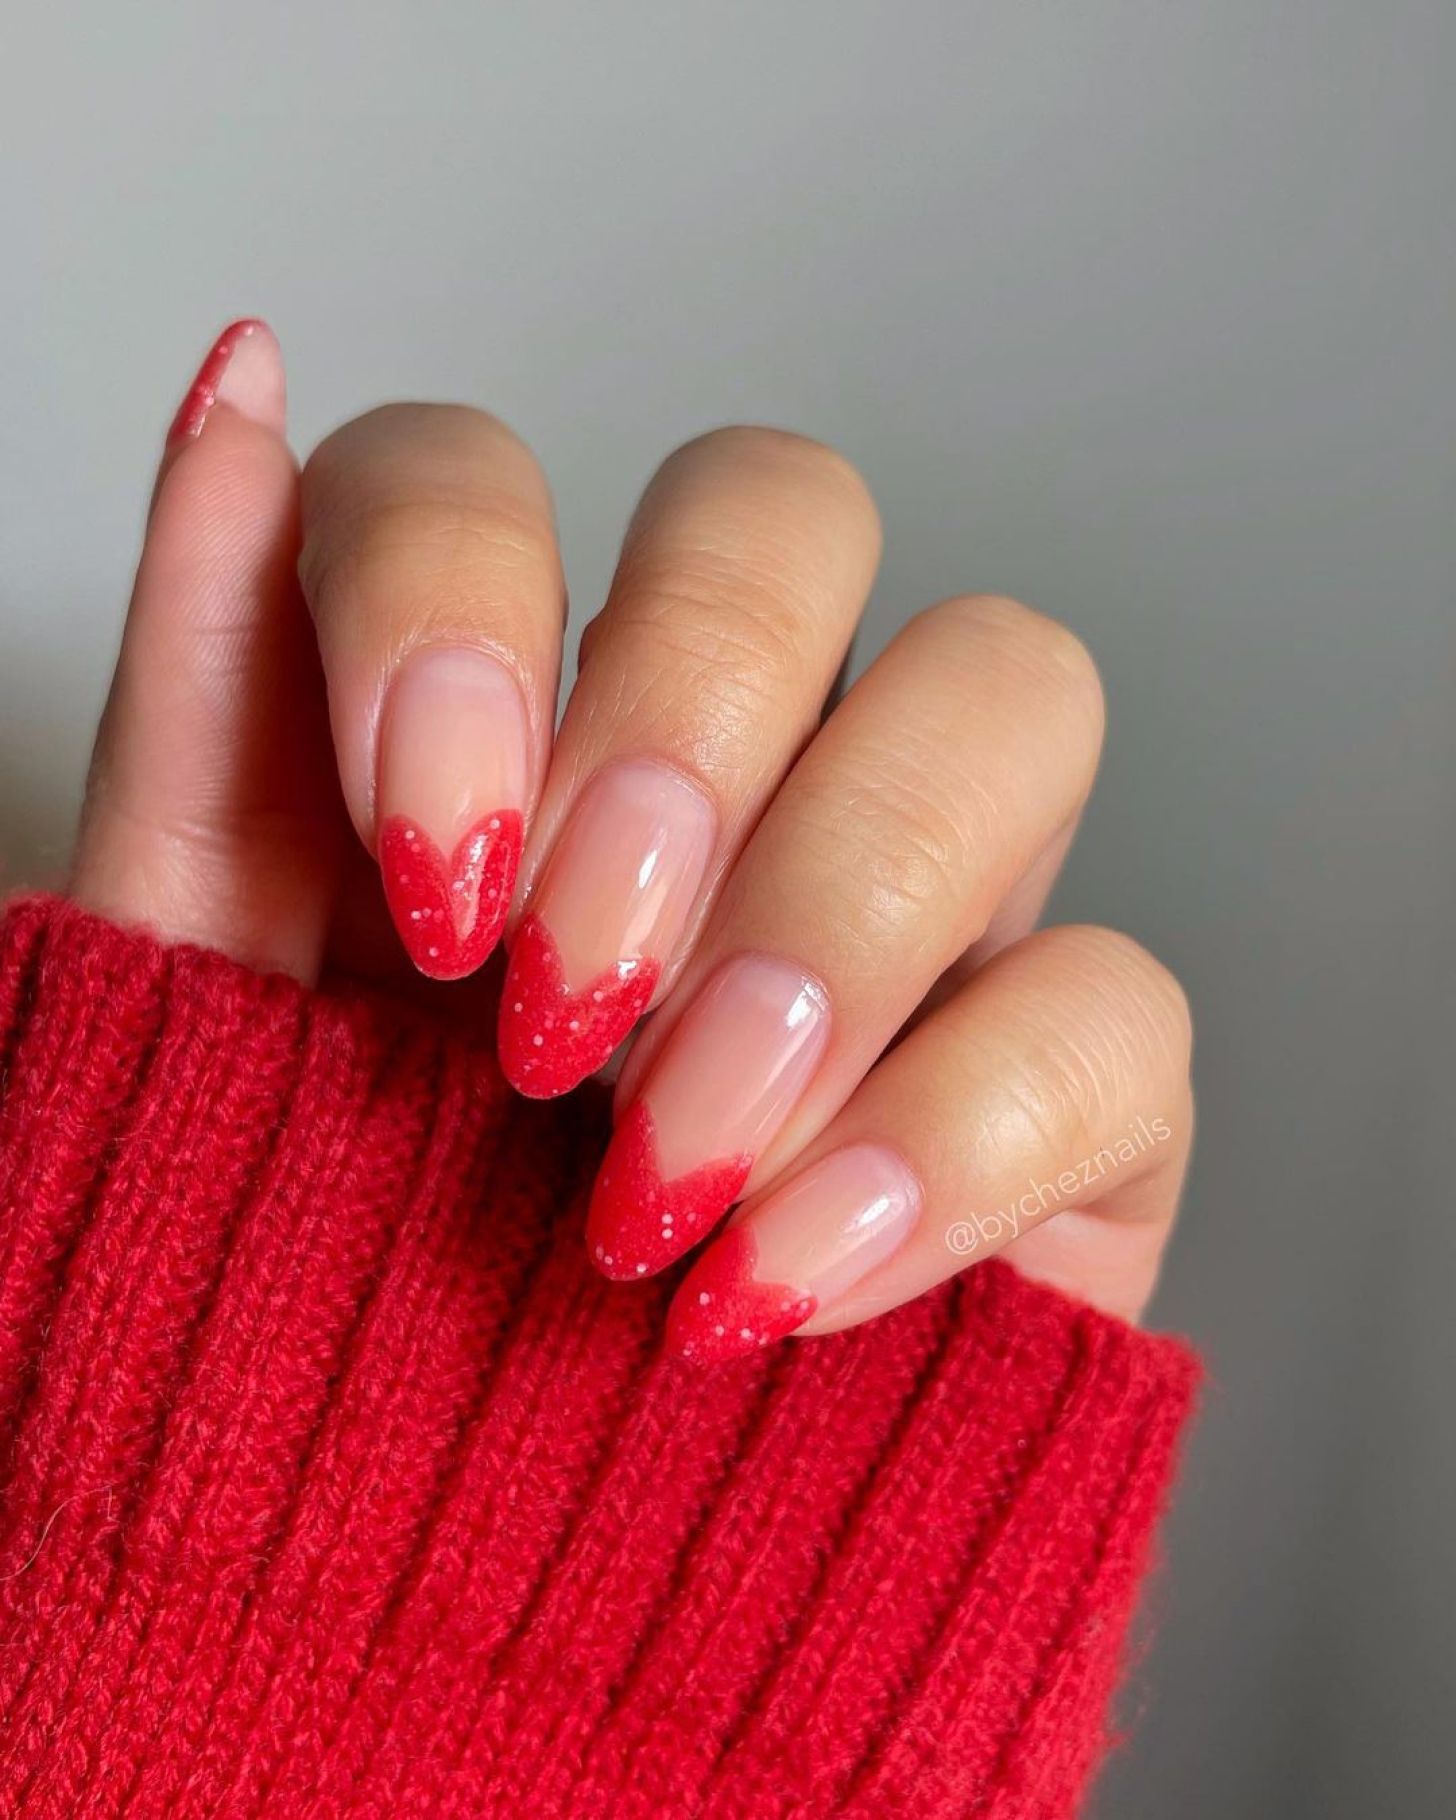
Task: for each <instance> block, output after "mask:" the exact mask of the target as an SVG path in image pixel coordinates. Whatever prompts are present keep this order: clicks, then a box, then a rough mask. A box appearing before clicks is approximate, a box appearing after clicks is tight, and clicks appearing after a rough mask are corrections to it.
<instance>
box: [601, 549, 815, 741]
mask: <svg viewBox="0 0 1456 1820" xmlns="http://www.w3.org/2000/svg"><path fill="white" fill-rule="evenodd" d="M610 617H611V629H612V637H611V638H610V640H609V639H607V638H606V637H605V636H600V637H599V636H597V635H594V636H593V638H592V639H591V640H590V641H589V642H588V643H587V644H586V646H585V647H584V649H583V652H582V661H583V663H584V664H586V665H590V666H591V667H592V672H593V682H594V684H601V683H602V682H603V680H604V679H603V678H602V676H601V672H600V669H599V668H598V666H597V664H596V663H595V661H594V660H595V659H597V658H598V656H600V658H601V661H602V663H604V664H605V665H606V666H607V667H608V670H609V673H610V676H611V677H612V678H613V679H615V680H614V683H613V685H612V686H611V687H610V688H609V689H608V693H609V695H610V696H611V699H612V701H613V704H614V712H615V713H616V714H617V715H618V716H620V717H623V718H627V719H630V720H632V721H633V722H634V723H635V724H637V726H638V728H639V732H640V731H641V723H642V722H644V721H647V722H651V721H653V720H654V719H662V720H664V721H665V722H667V723H669V724H676V723H677V722H678V721H679V720H680V718H681V715H682V704H683V702H684V700H690V701H691V703H692V721H693V727H694V730H695V732H694V737H695V741H696V743H697V745H698V746H699V747H700V748H701V754H702V759H703V762H704V763H706V764H708V765H709V766H710V767H711V768H712V769H714V770H719V771H721V770H725V769H731V768H733V767H735V766H737V765H740V764H743V763H746V762H748V761H749V760H750V759H751V758H752V756H753V755H754V753H756V752H757V751H759V750H761V747H762V742H763V728H764V722H765V718H766V716H767V715H769V714H770V713H771V712H772V711H773V709H774V706H775V704H776V703H778V702H779V700H780V698H781V696H782V694H783V679H784V677H785V676H786V675H787V674H789V673H791V672H792V671H793V669H794V668H795V667H796V666H797V665H799V664H800V663H801V662H802V661H803V658H804V640H803V636H802V629H801V626H800V623H799V621H798V619H797V617H796V615H794V614H793V613H792V612H786V611H785V610H784V607H783V604H782V601H781V600H777V599H776V600H774V601H769V600H767V599H766V598H764V597H763V595H762V594H761V593H757V592H755V591H754V590H752V589H747V590H745V587H744V586H743V578H742V576H741V575H738V576H736V577H735V587H734V588H733V589H729V588H726V587H724V586H721V585H716V586H715V585H714V580H713V577H712V575H711V574H710V573H709V572H707V571H706V570H699V571H698V572H696V573H693V574H688V573H685V572H684V570H683V569H682V568H681V567H679V568H678V569H676V570H675V571H674V573H673V575H672V577H671V579H670V580H668V579H666V578H663V579H661V580H658V581H655V582H653V583H652V584H651V585H648V586H645V587H634V588H633V589H632V590H631V591H630V594H629V595H627V596H625V597H624V598H623V599H622V600H621V601H620V602H618V603H616V604H615V605H614V606H613V609H612V612H611V616H610ZM781 711H782V710H781ZM805 730H807V729H805Z"/></svg>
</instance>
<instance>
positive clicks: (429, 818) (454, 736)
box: [378, 645, 527, 980]
mask: <svg viewBox="0 0 1456 1820" xmlns="http://www.w3.org/2000/svg"><path fill="white" fill-rule="evenodd" d="M526 778H527V746H526V711H525V704H524V703H523V701H522V700H521V692H520V689H519V687H518V686H517V683H516V680H515V678H514V677H513V676H512V675H511V673H510V671H509V670H507V669H506V667H505V665H504V664H502V663H500V662H499V661H498V660H497V659H496V658H494V657H490V656H487V655H486V653H485V652H483V651H473V650H470V649H469V648H468V647H465V646H454V645H448V646H447V645H440V646H434V647H429V648H426V649H424V650H420V651H415V652H412V653H411V654H410V655H409V656H408V657H406V658H405V659H404V661H403V663H401V665H400V667H399V670H398V672H397V674H396V676H395V678H394V681H393V682H392V683H391V685H390V689H389V694H388V696H387V698H386V700H385V704H384V715H383V720H382V722H381V725H380V732H379V837H378V849H379V867H380V871H381V873H382V874H383V877H384V895H385V898H386V899H387V901H388V904H389V911H390V915H391V916H392V917H393V918H394V922H395V927H396V928H397V929H398V930H399V933H400V939H401V940H402V941H403V942H404V945H405V948H406V949H407V950H408V953H409V957H410V959H411V960H412V961H413V962H414V964H415V965H416V966H417V967H418V968H419V970H420V972H421V973H426V974H428V975H429V976H430V978H431V979H438V980H454V979H462V978H463V977H464V976H465V975H466V974H467V973H473V972H474V971H475V969H476V968H477V967H478V966H479V965H480V964H481V962H482V961H483V960H484V959H485V958H486V956H487V955H488V954H489V953H490V951H491V950H492V949H493V948H494V947H495V945H496V943H497V942H498V941H499V940H500V933H501V928H502V926H503V925H504V923H505V920H506V911H507V909H508V908H509V906H510V901H511V892H512V890H513V889H514V887H515V882H516V870H517V868H518V867H519V865H520V863H521V834H522V814H523V811H524V808H525V803H526Z"/></svg>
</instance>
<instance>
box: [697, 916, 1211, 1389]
mask: <svg viewBox="0 0 1456 1820" xmlns="http://www.w3.org/2000/svg"><path fill="white" fill-rule="evenodd" d="M1189 1048H1190V1036H1189V1024H1188V1012H1187V1006H1186V1003H1185V1001H1184V998H1183V994H1182V992H1181V991H1180V990H1179V988H1178V986H1177V984H1176V982H1175V981H1174V980H1173V979H1172V978H1171V976H1170V975H1169V974H1168V973H1167V972H1166V971H1165V970H1164V969H1163V968H1162V967H1161V966H1159V965H1158V963H1157V962H1155V961H1153V960H1152V959H1151V958H1150V957H1149V956H1148V955H1147V954H1146V953H1145V952H1144V951H1143V950H1142V949H1140V948H1139V947H1138V946H1137V945H1136V944H1135V943H1133V942H1131V941H1130V940H1128V938H1126V937H1125V936H1120V935H1114V934H1112V933H1111V932H1110V931H1108V930H1105V929H1085V928H1061V929H1051V930H1047V931H1044V932H1043V933H1041V934H1039V935H1034V936H1031V937H1029V938H1028V939H1027V940H1025V941H1024V942H1022V943H1020V944H1019V945H1018V946H1017V947H1015V948H1011V949H1008V950H1007V951H1006V952H1005V953H1004V954H1002V955H1001V957H1000V958H999V959H997V960H995V961H993V962H991V963H990V965H989V966H988V967H987V968H986V970H985V971H984V972H983V973H981V974H979V975H978V976H977V977H976V979H975V980H974V981H972V982H971V984H970V985H968V986H967V987H966V988H965V990H964V991H963V992H962V993H961V994H960V995H959V997H958V998H956V999H955V1000H954V1001H952V1002H951V1003H950V1004H948V1005H946V1006H945V1007H943V1008H942V1009H941V1010H940V1011H938V1012H937V1013H936V1014H935V1015H934V1016H932V1017H930V1018H928V1019H927V1020H926V1022H925V1023H924V1024H922V1025H921V1026H920V1027H919V1028H918V1029H917V1030H916V1031H915V1032H914V1033H913V1034H912V1035H911V1036H910V1037H908V1038H907V1039H906V1041H905V1042H904V1043H903V1044H901V1045H900V1047H899V1048H897V1049H896V1050H894V1051H893V1053H892V1054H890V1055H889V1056H888V1057H886V1059H885V1060H884V1061H883V1062H882V1063H881V1064H880V1066H879V1067H878V1068H876V1069H875V1070H874V1072H873V1073H872V1074H871V1075H870V1076H869V1078H868V1079H867V1080H866V1081H865V1083H864V1085H863V1086H862V1087H861V1088H860V1090H859V1092H858V1093H856V1094H855V1096H854V1097H853V1098H852V1099H851V1100H850V1102H849V1104H848V1105H847V1106H846V1107H845V1109H844V1111H843V1112H842V1113H841V1114H840V1116H839V1117H838V1118H837V1119H836V1120H835V1121H834V1122H833V1124H832V1125H831V1126H830V1127H829V1129H828V1130H826V1131H825V1132H824V1133H822V1134H821V1136H820V1138H819V1139H818V1141H817V1142H816V1143H815V1144H814V1145H813V1146H812V1148H811V1150H810V1151H809V1152H808V1153H806V1155H805V1157H803V1158H802V1159H800V1160H799V1162H797V1163H796V1164H795V1166H794V1168H793V1170H792V1171H791V1172H790V1173H789V1174H788V1175H787V1176H786V1177H785V1178H782V1179H781V1181H780V1182H778V1183H775V1184H774V1185H772V1186H771V1187H770V1188H769V1189H768V1190H767V1191H766V1192H765V1193H764V1194H763V1195H761V1196H759V1197H758V1198H756V1199H755V1200H754V1201H752V1202H750V1203H749V1204H748V1205H746V1206H745V1207H744V1208H743V1209H741V1210H740V1212H739V1214H738V1215H737V1216H735V1218H734V1220H733V1221H732V1222H731V1224H730V1225H729V1226H728V1228H727V1229H726V1230H725V1231H724V1232H723V1233H722V1234H720V1235H719V1237H718V1238H717V1239H715V1240H714V1241H713V1243H712V1244H711V1245H709V1247H708V1248H707V1250H706V1251H705V1252H704V1253H703V1255H702V1256H701V1258H699V1259H698V1261H697V1263H696V1264H695V1265H694V1267H693V1269H692V1270H691V1271H690V1272H689V1273H688V1275H687V1277H686V1278H685V1279H684V1281H683V1283H682V1285H681V1287H680V1289H679V1291H678V1294H677V1296H676V1298H675V1299H674V1301H673V1304H672V1308H671V1310H670V1313H669V1317H668V1334H669V1341H670V1343H671V1344H672V1345H674V1346H675V1347H676V1348H677V1349H678V1350H679V1351H681V1352H684V1353H687V1354H688V1355H689V1356H694V1357H697V1358H700V1359H722V1358H728V1357H732V1356H734V1355H736V1354H738V1353H742V1352H747V1351H750V1350H752V1349H753V1348H755V1347H757V1346H759V1345H764V1344H767V1343H768V1342H769V1341H770V1340H773V1339H778V1338H780V1337H782V1336H783V1335H784V1334H787V1333H791V1332H797V1333H800V1334H806V1335H807V1334H817V1333H828V1332H832V1331H834V1330H836V1329H838V1328H841V1327H848V1326H853V1325H855V1324H856V1323H857V1322H860V1321H864V1320H868V1319H870V1318H871V1317H872V1316H873V1315H876V1314H881V1313H883V1312H884V1311H885V1310H886V1309H889V1308H893V1307H895V1306H897V1305H898V1304H899V1303H901V1302H905V1301H909V1300H910V1299H911V1298H912V1297H914V1296H918V1295H921V1294H923V1293H924V1292H925V1291H926V1290H927V1289H930V1288H931V1287H933V1286H934V1285H935V1284H936V1283H939V1282H942V1281H943V1280H944V1279H945V1278H946V1277H948V1276H951V1275H953V1274H954V1273H955V1272H956V1271H958V1270H960V1269H962V1268H963V1267H964V1266H965V1265H967V1264H968V1263H971V1262H979V1261H980V1260H982V1259H984V1258H987V1257H991V1256H994V1255H996V1254H997V1253H998V1252H1001V1253H1005V1254H1007V1255H1015V1257H1016V1262H1017V1264H1018V1267H1019V1268H1022V1269H1023V1270H1028V1271H1029V1272H1030V1273H1032V1274H1035V1275H1038V1276H1041V1277H1044V1278H1050V1279H1051V1280H1052V1281H1054V1282H1055V1283H1056V1284H1057V1286H1058V1287H1060V1288H1061V1289H1063V1290H1065V1291H1067V1292H1068V1293H1070V1294H1072V1295H1074V1296H1077V1297H1079V1298H1080V1299H1082V1300H1085V1301H1089V1302H1091V1303H1093V1304H1095V1305H1096V1306H1099V1307H1101V1308H1103V1309H1105V1310H1107V1311H1108V1312H1110V1313H1114V1314H1118V1315H1122V1316H1124V1317H1126V1318H1128V1319H1136V1318H1137V1316H1138V1315H1139V1313H1140V1312H1141V1310H1142V1308H1143V1306H1144V1304H1145V1303H1146V1301H1147V1298H1148V1296H1149V1295H1150V1294H1151V1293H1152V1288H1153V1282H1154V1279H1155V1277H1156V1274H1157V1265H1158V1259H1159V1255H1160V1253H1161V1251H1162V1248H1163V1245H1164V1243H1165V1241H1166V1239H1167V1236H1168V1232H1169V1230H1170V1229H1171V1226H1172V1221H1173V1215H1174V1211H1175V1208H1176V1205H1177V1199H1178V1192H1179V1188H1180V1186H1181V1183H1182V1180H1183V1174H1184V1170H1185V1167H1186V1163H1187V1157H1188V1149H1189V1143H1190V1140H1191V1136H1192V1100H1191V1094H1190V1090H1189V1085H1188V1064H1189ZM1053 1241H1058V1242H1053ZM1037 1242H1041V1243H1040V1249H1035V1250H1033V1249H1031V1248H1032V1247H1033V1246H1035V1245H1036V1244H1037Z"/></svg>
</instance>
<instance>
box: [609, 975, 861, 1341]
mask: <svg viewBox="0 0 1456 1820" xmlns="http://www.w3.org/2000/svg"><path fill="white" fill-rule="evenodd" d="M828 1038H829V1001H828V998H827V997H826V995H825V992H824V988H823V987H822V986H821V985H820V984H819V982H818V981H817V980H816V979H815V978H814V977H813V976H812V975H811V974H808V973H805V972H804V971H803V969H802V968H799V967H796V966H794V965H793V964H792V963H791V962H788V961H782V960H778V959H776V958H774V957H772V956H769V955H763V954H745V955H739V956H737V957H736V958H735V959H733V960H730V961H727V962H725V963H724V965H723V966H722V967H720V968H719V969H718V971H717V972H716V973H715V974H714V975H713V977H712V978H711V979H710V980H709V981H708V983H707V984H706V985H705V986H704V987H703V989H702V991H701V992H700V993H699V994H698V996H697V997H696V998H695V999H694V1001H693V1002H692V1004H691V1005H689V1007H688V1009H687V1010H686V1011H685V1012H684V1013H683V1015H682V1018H681V1020H680V1022H679V1023H678V1026H677V1028H676V1029H675V1030H674V1031H673V1032H672V1034H671V1036H669V1038H668V1039H667V1042H666V1044H665V1046H664V1048H663V1050H662V1053H661V1055H659V1056H658V1057H657V1059H656V1061H655V1063H654V1065H653V1067H652V1069H651V1071H650V1072H649V1074H648V1077H647V1080H646V1083H645V1085H644V1086H643V1089H642V1091H641V1093H640V1094H639V1096H638V1097H637V1099H636V1100H635V1101H634V1102H633V1103H632V1105H631V1106H630V1107H629V1108H628V1109H627V1111H626V1113H625V1114H624V1115H623V1117H622V1119H621V1121H620V1122H619V1124H618V1126H617V1129H616V1131H615V1132H614V1133H613V1135H612V1141H611V1143H610V1144H609V1145H608V1146H607V1154H606V1156H605V1157H604V1158H603V1159H602V1166H601V1169H600V1171H599V1172H598V1174H597V1179H596V1184H595V1186H594V1188H593V1190H592V1200H591V1207H590V1209H589V1211H588V1214H587V1244H588V1246H589V1247H590V1250H591V1254H592V1256H593V1258H595V1260H596V1263H597V1266H598V1268H599V1269H601V1270H602V1271H604V1272H605V1273H606V1275H607V1276H610V1277H616V1278H624V1279H625V1278H630V1277H641V1276H647V1275H648V1274H650V1273H651V1272H654V1271H658V1270H662V1269H663V1268H664V1267H665V1266H666V1265H668V1264H670V1263H671V1262H672V1261H673V1259H674V1258H677V1257H680V1256H681V1255H682V1253H683V1252H685V1251H687V1250H688V1249H689V1248H690V1247H691V1246H693V1245H695V1244H696V1243H697V1242H698V1240H699V1239H701V1238H702V1237H703V1236H704V1234H705V1233H707V1232H708V1231H709V1229H710V1228H711V1227H712V1226H713V1225H714V1224H715V1223H716V1222H717V1221H718V1220H719V1219H720V1218H721V1217H722V1215H723V1214H724V1213H726V1212H727V1211H728V1209H729V1207H731V1206H732V1205H733V1203H734V1202H735V1201H736V1200H737V1199H738V1196H739V1194H740V1193H741V1192H742V1189H743V1184H744V1183H745V1182H746V1181H747V1180H748V1175H749V1171H750V1170H751V1169H752V1167H753V1164H754V1161H755V1159H756V1158H757V1157H758V1155H759V1154H760V1152H761V1151H762V1150H763V1149H764V1147H765V1145H767V1144H768V1143H769V1142H770V1141H771V1140H772V1138H773V1136H774V1134H775V1133H776V1132H777V1131H778V1130H779V1128H780V1126H781V1125H782V1124H783V1122H784V1120H785V1119H786V1118H787V1117H788V1115H789V1113H790V1112H791V1111H792V1109H793V1107H794V1104H795V1102H796V1101H797V1100H798V1098H799V1096H800V1094H801V1093H802V1092H803V1091H804V1088H805V1087H806V1086H807V1085H808V1083H809V1080H810V1078H811V1077H812V1075H813V1073H814V1070H815V1068H816V1067H817V1066H818V1064H819V1060H820V1058H821V1056H822V1055H823V1053H824V1045H825V1043H826V1042H827V1041H828ZM806 1318H807V1317H806Z"/></svg>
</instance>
